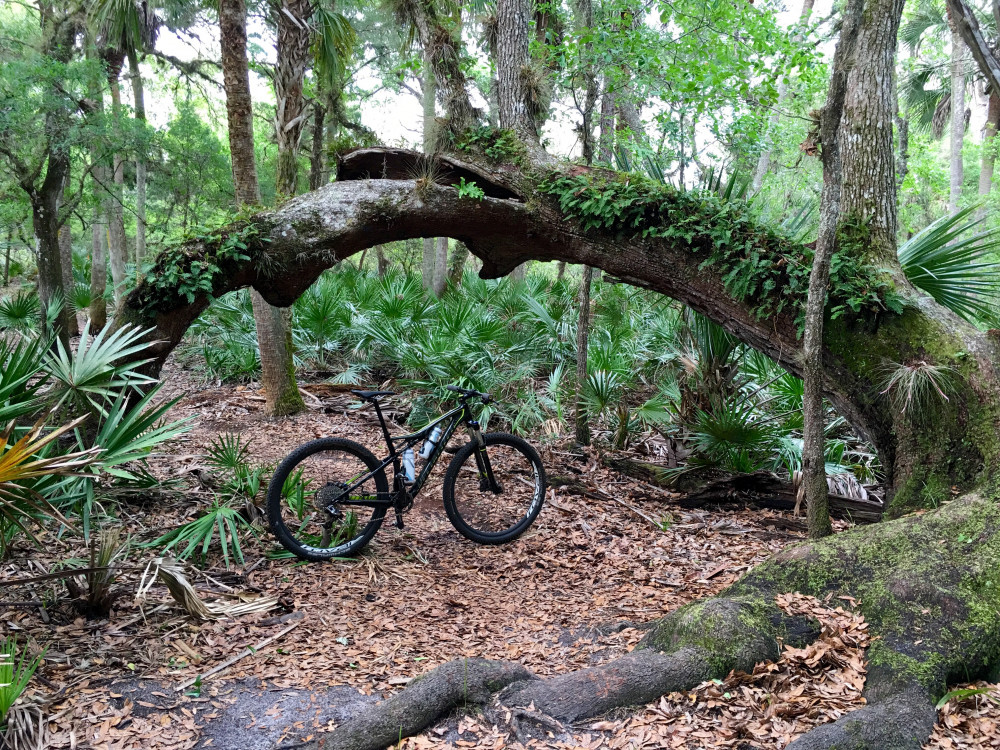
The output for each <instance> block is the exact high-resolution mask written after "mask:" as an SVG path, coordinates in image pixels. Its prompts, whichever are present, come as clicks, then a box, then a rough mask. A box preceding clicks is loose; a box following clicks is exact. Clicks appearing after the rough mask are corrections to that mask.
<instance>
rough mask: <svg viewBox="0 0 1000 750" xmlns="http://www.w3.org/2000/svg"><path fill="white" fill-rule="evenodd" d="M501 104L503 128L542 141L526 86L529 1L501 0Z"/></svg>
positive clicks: (498, 43) (498, 60)
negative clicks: (536, 127)
mask: <svg viewBox="0 0 1000 750" xmlns="http://www.w3.org/2000/svg"><path fill="white" fill-rule="evenodd" d="M496 8H497V11H496V13H497V40H496V60H495V62H496V67H497V103H498V105H499V113H498V114H499V116H500V127H501V128H509V129H511V130H513V131H514V132H515V133H517V134H518V135H519V136H520V137H521V138H522V139H524V140H525V141H528V142H535V141H537V140H538V132H537V130H536V129H535V118H534V117H533V115H532V111H531V106H530V103H529V98H528V90H527V86H526V80H525V79H526V75H527V74H528V71H529V63H530V61H529V57H528V51H529V46H528V20H529V18H530V12H531V11H530V7H529V5H528V0H497V5H496Z"/></svg>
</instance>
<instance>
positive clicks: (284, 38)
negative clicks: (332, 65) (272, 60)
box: [274, 0, 312, 200]
mask: <svg viewBox="0 0 1000 750" xmlns="http://www.w3.org/2000/svg"><path fill="white" fill-rule="evenodd" d="M311 16H312V4H311V3H310V0H275V7H274V23H275V27H276V28H277V32H278V50H277V63H276V65H275V71H274V98H275V101H276V112H275V132H276V134H277V140H278V179H277V193H278V200H285V199H287V198H290V197H292V196H293V195H295V194H296V193H297V192H298V189H297V188H298V180H299V164H298V155H299V145H300V143H301V141H302V132H303V130H304V129H305V122H306V115H307V114H308V113H307V112H306V108H305V106H306V102H305V97H304V96H303V93H302V87H303V85H304V83H305V76H306V68H308V66H309V44H310V42H311V41H312V30H311V28H310V26H309V19H310V17H311Z"/></svg>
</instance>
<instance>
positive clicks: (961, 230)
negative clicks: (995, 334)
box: [899, 206, 1000, 327]
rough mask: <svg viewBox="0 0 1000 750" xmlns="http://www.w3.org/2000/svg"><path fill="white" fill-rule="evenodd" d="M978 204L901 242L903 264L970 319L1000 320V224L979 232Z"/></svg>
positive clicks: (931, 292) (920, 286)
mask: <svg viewBox="0 0 1000 750" xmlns="http://www.w3.org/2000/svg"><path fill="white" fill-rule="evenodd" d="M977 208H978V206H971V207H969V208H965V209H962V210H961V211H957V212H956V213H954V214H952V215H950V216H944V217H942V218H940V219H938V220H937V221H935V222H933V223H931V224H929V225H928V226H927V227H925V228H924V229H922V230H921V231H919V232H917V233H916V234H915V235H913V237H911V238H910V239H908V240H907V241H906V242H904V243H903V244H902V245H900V246H899V263H900V265H901V266H902V267H903V272H904V273H905V274H906V277H907V278H908V279H909V280H910V283H912V284H913V285H914V286H915V287H917V288H918V289H921V290H923V291H924V292H926V293H927V294H929V295H930V296H931V297H933V298H934V299H935V301H936V302H937V303H938V304H940V305H943V306H944V307H947V308H948V309H949V310H951V311H953V312H955V313H957V314H958V315H961V316H962V317H963V318H965V319H966V320H968V321H970V322H973V323H976V322H982V323H985V324H987V325H989V326H991V327H996V326H997V325H1000V318H998V316H997V307H998V305H1000V260H997V257H998V256H997V251H998V249H1000V229H992V230H989V231H985V232H978V233H973V231H974V230H975V229H976V227H978V226H980V225H981V224H982V223H983V220H982V219H975V218H974V213H975V211H976V210H977Z"/></svg>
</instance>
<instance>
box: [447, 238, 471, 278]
mask: <svg viewBox="0 0 1000 750" xmlns="http://www.w3.org/2000/svg"><path fill="white" fill-rule="evenodd" d="M468 261H469V248H468V246H467V245H466V244H465V243H464V242H462V241H460V240H458V241H456V242H455V248H454V250H452V251H451V260H450V261H449V262H448V281H450V282H451V283H452V284H454V285H455V286H460V285H461V283H462V275H463V274H464V273H465V264H466V263H468Z"/></svg>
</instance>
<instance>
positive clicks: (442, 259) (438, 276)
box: [434, 237, 449, 297]
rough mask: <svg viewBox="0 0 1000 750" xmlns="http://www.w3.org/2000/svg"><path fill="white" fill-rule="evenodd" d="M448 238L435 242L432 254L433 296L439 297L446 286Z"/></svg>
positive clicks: (440, 238) (438, 239) (441, 238)
mask: <svg viewBox="0 0 1000 750" xmlns="http://www.w3.org/2000/svg"><path fill="white" fill-rule="evenodd" d="M448 244H449V243H448V238H447V237H438V238H437V240H435V252H434V294H435V296H438V297H440V296H441V295H442V294H444V290H445V288H446V287H447V286H448Z"/></svg>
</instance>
